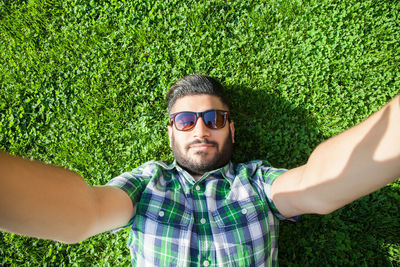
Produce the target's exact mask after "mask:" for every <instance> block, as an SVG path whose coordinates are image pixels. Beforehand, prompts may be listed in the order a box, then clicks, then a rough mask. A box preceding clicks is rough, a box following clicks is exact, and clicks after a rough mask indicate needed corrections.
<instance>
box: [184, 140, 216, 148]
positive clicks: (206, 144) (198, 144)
mask: <svg viewBox="0 0 400 267" xmlns="http://www.w3.org/2000/svg"><path fill="white" fill-rule="evenodd" d="M217 146H218V144H217V142H214V141H209V140H207V139H204V140H197V141H194V142H192V143H191V144H189V145H188V146H187V149H194V150H203V151H204V150H208V149H211V148H214V147H217Z"/></svg>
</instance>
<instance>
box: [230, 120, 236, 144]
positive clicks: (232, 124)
mask: <svg viewBox="0 0 400 267" xmlns="http://www.w3.org/2000/svg"><path fill="white" fill-rule="evenodd" d="M229 127H230V128H231V135H232V143H235V125H234V123H233V121H232V122H230V123H229Z"/></svg>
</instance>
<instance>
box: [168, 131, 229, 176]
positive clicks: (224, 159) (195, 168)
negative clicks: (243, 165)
mask: <svg viewBox="0 0 400 267" xmlns="http://www.w3.org/2000/svg"><path fill="white" fill-rule="evenodd" d="M194 144H212V145H214V147H215V149H216V152H215V155H214V156H213V157H212V158H211V159H207V158H206V157H207V155H208V153H209V152H207V151H197V152H196V153H195V154H196V155H197V156H198V158H200V161H198V160H195V159H193V158H191V157H190V156H189V155H188V153H187V152H188V150H189V148H190V146H191V145H194ZM171 146H172V152H173V154H174V157H175V159H176V162H177V163H178V164H179V166H181V167H182V168H183V169H184V170H186V171H187V172H188V173H190V174H192V175H202V174H204V173H206V172H209V171H212V170H215V169H218V168H221V167H223V166H225V165H226V164H227V163H228V162H229V161H230V159H231V157H232V147H233V143H232V135H231V131H230V129H229V135H228V137H227V138H226V139H225V141H224V143H223V144H222V147H221V148H220V147H219V145H218V143H216V142H214V141H209V140H207V139H198V140H196V141H193V142H192V143H190V144H187V145H185V146H184V148H183V151H181V149H179V147H178V146H177V145H176V143H175V137H174V136H173V137H172V139H171ZM185 152H186V153H185Z"/></svg>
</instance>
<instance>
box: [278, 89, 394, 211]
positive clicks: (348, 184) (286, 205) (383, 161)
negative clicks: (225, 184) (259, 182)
mask: <svg viewBox="0 0 400 267" xmlns="http://www.w3.org/2000/svg"><path fill="white" fill-rule="evenodd" d="M398 177H400V96H397V97H395V98H394V99H393V100H392V101H391V102H390V103H388V104H387V105H386V106H385V107H383V108H382V109H381V110H379V111H378V112H376V113H374V114H373V115H372V116H371V117H369V118H368V119H367V120H366V121H364V122H362V123H360V124H359V125H357V126H354V127H353V128H351V129H349V130H347V131H345V132H343V133H341V134H339V135H337V136H334V137H332V138H330V139H328V140H327V141H325V142H323V143H322V144H320V145H319V146H318V147H317V148H316V149H315V150H314V152H313V153H312V154H311V156H310V158H309V160H308V162H307V164H305V165H303V166H300V167H298V168H295V169H292V170H289V171H288V172H286V173H284V174H283V175H281V176H280V177H279V178H278V179H277V180H276V181H275V182H274V183H273V185H272V197H273V200H274V202H275V204H276V206H277V208H278V210H279V211H280V212H281V213H282V214H283V215H284V216H286V217H292V216H295V215H300V214H305V213H319V214H327V213H330V212H332V211H334V210H336V209H338V208H340V207H342V206H344V205H346V204H348V203H350V202H351V201H354V200H356V199H358V198H359V197H362V196H364V195H367V194H369V193H372V192H374V191H376V190H378V189H379V188H381V187H383V186H385V185H386V184H388V183H390V182H393V181H394V180H395V179H396V178H398Z"/></svg>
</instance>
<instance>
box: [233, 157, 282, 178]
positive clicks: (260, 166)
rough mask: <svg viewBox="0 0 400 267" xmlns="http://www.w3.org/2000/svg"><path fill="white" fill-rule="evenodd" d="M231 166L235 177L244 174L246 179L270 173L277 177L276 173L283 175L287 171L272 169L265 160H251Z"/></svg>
mask: <svg viewBox="0 0 400 267" xmlns="http://www.w3.org/2000/svg"><path fill="white" fill-rule="evenodd" d="M233 165H234V170H235V171H234V172H235V173H236V175H241V174H243V173H245V174H246V176H248V177H255V176H265V175H270V174H272V173H275V175H277V174H278V173H283V172H285V171H287V170H286V169H283V168H275V167H272V165H271V164H270V163H269V162H268V161H266V160H251V161H247V162H243V163H237V164H233Z"/></svg>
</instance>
